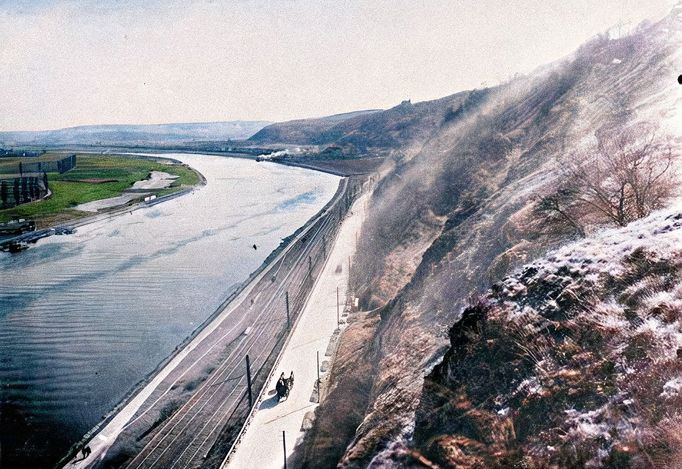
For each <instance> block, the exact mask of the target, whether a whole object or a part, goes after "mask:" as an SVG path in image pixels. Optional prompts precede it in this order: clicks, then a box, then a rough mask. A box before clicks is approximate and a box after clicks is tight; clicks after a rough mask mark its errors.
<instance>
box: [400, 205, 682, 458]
mask: <svg viewBox="0 0 682 469" xmlns="http://www.w3.org/2000/svg"><path fill="white" fill-rule="evenodd" d="M681 228H682V213H678V212H671V213H659V214H656V215H655V216H652V217H650V218H649V219H646V220H643V221H641V222H638V223H635V224H633V226H630V227H628V228H626V229H621V230H610V231H606V232H604V233H600V234H599V235H598V236H595V237H594V238H592V239H589V240H586V241H583V242H580V243H577V244H573V245H570V246H567V247H565V248H562V249H560V250H558V251H557V252H555V253H553V254H551V255H550V256H549V257H547V258H545V259H543V260H541V261H536V262H534V263H533V264H530V265H527V266H526V267H524V268H523V269H521V270H520V271H519V273H517V274H516V275H514V276H511V277H507V278H505V279H504V280H503V281H501V282H500V283H497V284H495V285H494V286H493V287H492V290H491V291H490V292H489V293H488V294H486V295H485V296H484V297H483V298H482V299H480V300H479V301H478V302H477V303H476V304H475V305H473V306H471V307H468V308H467V309H465V310H464V313H463V315H462V318H461V320H460V321H458V322H457V323H456V324H455V325H454V326H453V327H452V328H451V329H450V333H449V338H450V349H449V350H448V352H447V353H446V354H445V357H444V359H443V362H442V363H440V364H439V365H438V366H436V367H435V368H434V370H433V371H432V372H431V373H430V374H429V375H428V376H427V378H426V379H425V384H424V391H423V395H422V397H421V402H420V405H419V409H418V411H417V414H416V427H415V431H414V441H413V442H414V445H415V447H416V449H418V450H419V452H420V453H421V455H422V456H423V457H425V458H426V459H428V460H429V461H430V462H431V463H435V464H438V465H440V466H443V467H510V466H512V467H513V466H516V467H537V468H540V467H602V466H605V467H679V465H680V464H682V437H680V430H682V427H681V426H680V425H681V424H682V412H680V409H681V408H682V407H680V406H681V405H682V288H681V287H680V285H681V283H680V281H681V280H682V229H681Z"/></svg>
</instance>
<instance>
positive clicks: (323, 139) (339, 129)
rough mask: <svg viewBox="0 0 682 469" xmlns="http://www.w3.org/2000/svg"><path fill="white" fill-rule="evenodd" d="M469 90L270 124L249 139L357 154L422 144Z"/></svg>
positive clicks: (256, 141) (257, 142) (261, 143)
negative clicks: (335, 148)
mask: <svg viewBox="0 0 682 469" xmlns="http://www.w3.org/2000/svg"><path fill="white" fill-rule="evenodd" d="M468 96H469V93H457V94H454V95H451V96H446V97H445V98H440V99H437V100H433V101H424V102H420V103H415V104H413V103H412V102H411V101H409V100H406V101H403V102H402V103H400V104H399V105H397V106H395V107H392V108H390V109H386V110H383V111H378V110H371V111H359V112H354V113H347V114H339V115H335V116H329V117H322V118H317V119H302V120H295V121H289V122H280V123H275V124H272V125H269V126H267V127H265V128H263V129H262V130H260V131H259V132H258V133H256V134H255V135H254V136H253V137H251V138H250V139H249V140H248V142H249V143H252V144H258V145H266V144H269V145H272V144H288V145H334V146H339V147H343V148H352V149H354V150H356V151H357V153H358V154H359V156H363V155H364V156H368V155H371V154H373V153H375V152H379V153H384V152H387V151H390V150H393V149H398V148H401V149H405V148H408V147H410V146H412V145H416V146H421V145H422V144H423V143H424V142H425V141H426V140H427V139H428V138H429V136H430V135H431V134H432V133H433V132H434V131H435V130H437V129H438V128H439V127H440V126H441V125H442V124H443V123H444V122H446V121H447V120H448V119H449V118H450V116H451V115H452V113H453V112H454V111H455V110H456V109H460V108H461V106H462V105H463V104H465V100H466V99H467V97H468Z"/></svg>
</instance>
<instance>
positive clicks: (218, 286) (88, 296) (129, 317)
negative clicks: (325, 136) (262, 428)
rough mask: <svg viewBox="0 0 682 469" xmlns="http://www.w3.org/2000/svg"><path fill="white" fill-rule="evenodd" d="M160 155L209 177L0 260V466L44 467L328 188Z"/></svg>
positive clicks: (240, 162) (257, 170)
mask: <svg viewBox="0 0 682 469" xmlns="http://www.w3.org/2000/svg"><path fill="white" fill-rule="evenodd" d="M168 156H169V157H172V158H175V159H178V160H181V161H183V162H185V163H187V164H189V165H190V166H192V167H194V168H196V169H197V170H198V171H200V172H201V173H202V174H204V176H205V177H206V179H207V185H206V186H204V187H201V188H199V189H197V190H195V191H194V192H193V193H192V194H188V195H186V196H182V197H179V198H176V199H173V200H170V201H167V202H164V203H161V204H158V205H155V206H151V207H148V208H143V209H140V210H135V211H132V213H129V214H124V215H121V216H118V217H114V218H111V219H100V220H98V221H96V222H94V223H91V224H89V225H85V226H82V227H80V228H79V229H78V231H77V233H76V234H75V235H71V236H53V237H50V238H47V239H44V240H42V241H40V242H39V243H38V244H37V245H36V246H34V247H32V248H31V249H29V250H28V251H25V252H23V253H21V254H19V255H9V254H2V255H0V448H1V451H0V458H1V459H0V467H18V466H21V467H51V466H52V465H53V464H55V463H56V461H57V460H59V458H60V457H61V456H63V454H64V453H65V451H66V450H67V449H68V447H69V446H70V445H71V444H73V443H74V442H75V441H78V439H79V438H80V437H81V436H82V435H83V434H84V433H85V432H87V431H88V430H89V429H90V428H92V427H93V426H94V425H95V424H97V422H99V421H100V420H101V419H102V417H103V416H104V415H106V414H107V413H108V412H109V411H111V410H112V409H113V408H114V406H116V404H117V403H118V402H119V401H120V400H121V399H122V398H124V397H125V396H126V394H127V393H128V392H129V391H130V390H131V389H132V388H133V387H134V386H135V384H136V383H138V382H139V381H140V380H142V379H143V378H145V376H147V375H148V374H149V373H150V372H152V371H153V370H154V369H155V368H156V367H157V365H158V364H159V363H160V362H161V361H163V360H164V359H165V358H166V357H167V356H168V355H169V354H171V353H172V352H173V350H174V349H175V347H176V346H177V345H178V344H179V343H181V342H182V341H183V339H184V338H185V337H187V336H188V335H189V334H190V333H191V332H192V331H193V330H195V329H196V328H197V327H198V326H199V325H200V324H202V323H203V322H204V321H205V320H206V319H207V318H208V317H209V316H210V315H211V314H212V313H214V311H215V310H216V308H217V306H219V305H220V304H221V303H222V302H223V301H224V300H225V299H226V298H227V296H228V295H229V293H230V292H231V291H233V290H234V289H235V288H236V286H237V285H239V284H240V283H241V282H243V281H244V280H245V279H246V278H247V277H248V276H249V273H250V272H253V271H254V270H255V269H257V268H258V267H259V266H260V265H261V263H262V262H263V260H264V259H265V258H266V257H267V256H268V254H269V253H270V252H271V251H272V250H273V249H275V248H276V247H277V246H278V245H279V244H280V241H281V239H282V238H284V237H286V236H288V235H290V234H291V233H293V232H294V231H295V230H296V229H297V228H298V227H300V226H301V225H303V224H304V223H305V222H306V221H307V220H308V219H309V218H310V217H311V216H313V215H314V214H315V213H317V212H318V211H319V210H320V209H321V208H322V207H323V206H324V205H325V204H326V203H327V202H328V201H329V200H330V199H331V198H332V196H333V194H334V193H335V192H336V190H337V187H338V183H339V178H338V177H335V176H331V175H327V174H323V173H319V172H314V171H308V170H302V169H298V168H290V167H285V166H280V165H275V164H270V163H255V162H253V161H251V160H244V159H234V158H222V157H217V156H206V155H186V154H173V155H168ZM254 245H255V248H254Z"/></svg>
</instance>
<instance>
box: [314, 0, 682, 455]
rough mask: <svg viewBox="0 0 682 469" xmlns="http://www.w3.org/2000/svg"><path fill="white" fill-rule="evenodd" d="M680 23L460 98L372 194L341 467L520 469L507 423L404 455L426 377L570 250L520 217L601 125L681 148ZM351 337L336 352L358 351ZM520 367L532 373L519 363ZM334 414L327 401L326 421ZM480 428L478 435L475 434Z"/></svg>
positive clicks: (358, 275) (674, 20) (345, 376)
mask: <svg viewBox="0 0 682 469" xmlns="http://www.w3.org/2000/svg"><path fill="white" fill-rule="evenodd" d="M680 13H682V10H675V11H673V13H672V14H671V15H670V16H669V17H667V18H666V19H664V20H662V21H661V22H659V23H657V24H653V25H643V26H641V27H640V28H639V29H638V30H637V31H636V32H635V33H634V34H633V35H631V36H628V37H623V38H618V39H611V38H608V37H600V38H596V39H594V40H593V41H591V42H589V43H588V44H586V45H585V46H583V47H582V48H581V49H580V50H578V51H577V52H576V53H575V54H574V55H573V56H571V57H570V58H568V59H566V60H563V61H561V62H559V63H556V64H553V65H551V66H548V67H545V68H543V69H541V70H539V71H537V72H536V73H534V74H533V75H531V76H528V77H520V78H517V79H515V80H513V81H511V82H509V83H507V84H505V85H502V86H500V87H497V88H493V89H488V90H478V91H471V92H466V93H463V94H460V95H461V100H460V101H459V102H458V103H454V105H453V106H452V107H451V108H450V109H449V111H447V112H446V113H444V114H443V117H442V120H441V121H440V122H439V124H438V125H437V126H435V127H434V128H433V132H432V133H431V135H430V136H429V137H428V138H427V139H426V140H425V141H424V143H423V145H422V146H421V148H420V150H419V151H418V152H417V153H416V154H415V155H414V156H411V157H410V158H402V159H401V158H398V159H397V160H396V161H395V162H394V167H393V168H392V169H391V170H390V171H388V173H387V174H385V176H384V177H383V179H382V180H381V181H380V182H379V183H378V185H377V187H376V189H375V191H374V194H373V196H372V200H371V202H370V206H371V208H370V212H369V215H368V219H367V221H366V223H365V225H364V227H363V231H362V233H361V236H360V242H359V251H358V256H357V259H356V260H355V264H354V267H353V272H352V274H353V277H354V283H355V285H357V295H358V296H359V297H360V299H361V306H362V307H363V308H364V309H365V310H374V309H375V308H378V307H380V309H379V310H378V312H376V313H373V314H375V315H376V319H377V321H378V322H377V324H376V327H375V328H374V332H373V335H372V336H371V339H370V340H371V344H372V345H371V354H370V355H368V356H357V357H354V358H352V359H353V360H355V361H356V363H357V365H358V366H357V367H353V366H347V367H346V368H345V371H344V372H343V373H337V374H336V375H335V380H337V382H338V383H344V382H345V383H351V382H353V381H355V380H357V379H358V376H357V373H356V371H355V370H356V368H357V369H364V368H363V367H364V366H365V365H367V364H368V363H371V364H372V366H373V369H374V370H375V373H374V374H373V375H372V376H371V378H370V380H369V385H368V386H367V387H366V389H367V398H366V400H363V402H362V407H363V409H366V410H365V414H364V417H363V418H362V423H361V424H360V425H359V426H358V427H357V429H353V431H354V436H353V438H352V439H349V440H346V441H344V442H339V445H341V446H342V447H343V448H345V449H344V451H345V453H344V456H343V457H342V459H341V465H342V466H347V467H366V466H368V465H377V466H381V465H383V464H392V463H394V462H395V461H396V459H395V458H403V459H402V460H407V459H409V458H416V457H417V458H418V457H422V458H425V457H426V456H424V454H428V455H429V456H431V457H434V459H436V460H441V459H438V458H436V457H435V456H434V455H435V454H436V453H438V452H439V451H440V452H444V453H443V454H446V453H447V454H449V453H448V452H449V451H451V452H455V453H458V454H459V453H462V455H463V456H462V457H464V456H467V455H469V454H471V455H474V456H476V457H477V458H479V460H480V461H481V464H485V463H487V462H489V461H490V459H489V458H490V457H491V454H494V453H495V452H496V451H498V450H499V451H502V450H503V449H504V451H507V452H509V457H515V456H514V454H516V453H515V451H516V450H513V449H512V450H509V449H508V448H507V446H505V445H507V443H505V442H506V441H507V440H508V439H513V438H515V437H513V436H510V435H516V437H518V435H519V432H522V431H528V430H519V428H517V427H513V428H512V427H509V426H508V425H509V423H504V422H501V423H500V424H499V426H498V427H496V428H497V430H496V432H495V436H494V438H493V436H490V437H489V438H488V437H486V438H488V439H482V440H479V439H477V438H476V437H475V432H474V433H472V434H471V435H468V434H467V438H469V440H467V443H466V444H464V443H462V444H459V443H457V444H456V441H455V440H452V439H449V440H447V441H445V440H443V442H442V444H441V445H440V446H439V445H435V446H433V447H431V445H432V442H429V443H428V445H426V444H425V446H420V448H421V449H423V450H424V451H425V453H424V454H421V453H414V449H413V448H412V447H411V443H410V442H411V440H412V438H413V437H416V435H413V429H414V428H415V412H416V411H417V407H418V406H419V404H420V401H421V400H422V387H423V383H424V381H423V376H424V375H425V374H426V373H428V372H430V371H431V369H432V368H433V367H434V365H435V364H436V363H437V362H438V361H439V360H440V358H441V357H442V355H443V353H445V350H446V349H447V348H448V347H449V344H450V337H449V336H448V332H447V331H448V329H449V328H450V327H451V325H452V324H453V322H455V321H457V320H458V319H459V317H460V314H461V311H462V310H463V308H464V307H465V306H467V305H468V304H469V303H470V299H471V298H472V296H473V295H475V294H480V293H482V292H484V291H485V290H486V289H487V288H488V287H489V286H490V284H491V283H493V282H496V281H499V280H500V279H501V278H503V276H504V275H506V274H507V273H508V272H510V271H511V270H513V269H515V268H517V267H519V266H521V265H523V264H524V263H527V262H529V261H530V260H532V259H534V258H537V257H538V256H541V255H543V253H545V252H546V251H547V249H550V248H552V247H556V246H558V245H560V244H561V243H563V242H565V241H566V239H563V238H550V237H547V236H545V235H543V234H542V233H540V232H539V231H538V230H537V227H535V226H534V225H533V223H532V220H531V219H530V218H529V217H528V213H529V207H530V206H531V205H532V203H533V200H534V197H536V196H537V195H539V194H543V193H546V192H547V191H549V190H551V188H552V187H553V184H554V182H555V180H556V178H557V177H558V174H559V173H558V168H559V166H560V161H561V158H564V157H566V156H567V155H570V154H571V153H572V152H573V151H575V150H576V149H578V148H581V147H584V146H585V145H586V144H588V143H590V141H591V139H593V138H594V134H595V132H596V131H598V129H599V128H601V127H602V126H605V125H614V124H616V123H618V124H619V125H629V124H632V123H634V122H638V121H641V120H649V121H653V122H656V123H659V124H660V125H661V127H662V128H663V129H664V130H666V131H676V132H677V133H676V134H675V135H680V134H681V133H680V132H679V130H680V129H679V128H675V127H674V122H675V119H679V114H676V112H677V111H676V109H679V108H682V106H680V98H681V96H680V93H679V89H678V85H677V84H676V83H675V77H676V76H677V75H678V74H679V69H680V65H681V61H680V52H679V51H680V47H679V45H680V44H681V43H682V19H681V18H680ZM373 116H374V115H373ZM373 116H372V117H373ZM671 126H672V127H671ZM401 253H407V255H402V254H401ZM548 288H549V287H548ZM553 288H554V287H553ZM556 288H558V287H556ZM614 291H615V290H614ZM489 307H492V306H489V305H486V304H483V305H480V308H479V309H480V310H479V311H478V312H477V313H476V314H478V315H480V316H481V317H488V315H489V314H491V313H490V311H489V310H488V309H487V308H489ZM468 314H474V312H472V313H468ZM476 314H475V315H476ZM490 327H492V326H490ZM499 327H502V326H501V323H500V325H499ZM348 335H349V332H348V333H346V334H344V338H342V342H343V341H344V340H352V339H351V338H349V336H348ZM502 340H503V339H501V338H500V339H498V341H502ZM508 340H511V339H508ZM504 345H505V344H504V343H503V342H500V344H499V346H495V351H494V353H499V354H500V357H506V358H508V359H509V360H510V361H511V360H512V357H510V356H508V355H504V353H506V352H504ZM518 366H519V367H521V368H519V371H520V372H527V370H526V371H524V370H525V369H524V368H523V366H528V365H527V364H525V362H519V364H518ZM496 372H497V371H496ZM512 374H513V373H512ZM467 378H471V379H472V380H474V382H475V381H476V379H477V378H476V376H475V375H472V376H467ZM502 378H510V375H503V376H500V381H503V380H502ZM510 379H511V378H510ZM557 379H558V378H557ZM566 379H569V377H566ZM428 385H429V386H431V384H428ZM529 386H530V385H529ZM574 392H581V391H580V389H579V388H578V390H577V391H574ZM465 397H467V396H465ZM339 398H340V396H339ZM467 398H468V399H469V400H471V399H472V397H467ZM595 399H596V397H595ZM467 402H468V401H467ZM471 402H473V401H471ZM595 402H597V403H598V402H602V401H599V400H598V399H597V401H595ZM333 405H334V402H333V401H332V400H331V399H330V402H328V403H325V404H323V407H325V406H333ZM458 405H459V404H458ZM461 405H462V406H466V405H468V404H467V403H466V402H463V403H462V404H461ZM595 405H596V404H595ZM469 410H471V411H472V412H473V408H472V409H469ZM497 410H501V409H495V411H494V412H493V414H494V415H493V414H491V416H490V418H492V417H494V416H496V415H497V414H496V412H497ZM481 412H483V411H481ZM486 412H487V411H486ZM486 415H487V414H486ZM565 415H566V414H564V416H565ZM483 418H484V416H483V415H481V419H483ZM485 418H486V419H487V418H488V417H485ZM495 418H498V417H495ZM566 418H567V417H566ZM576 418H578V417H576ZM323 421H324V419H323V418H322V419H320V420H318V423H320V424H322V423H323ZM482 422H483V420H480V421H478V422H477V423H476V425H479V426H481V427H483V425H482ZM492 422H496V420H490V421H489V422H488V424H492ZM443 425H446V422H443ZM529 425H534V423H533V422H530V423H529ZM434 428H435V427H434ZM472 431H473V430H472ZM426 434H427V433H424V435H426ZM448 434H449V433H444V435H448ZM453 435H456V436H455V437H454V438H459V436H458V435H459V434H458V433H453ZM472 435H474V436H472ZM428 438H430V437H428ZM428 438H427V437H426V436H425V437H424V439H423V440H420V441H426V439H428ZM444 438H445V436H444ZM490 438H493V439H492V440H491V439H490ZM458 441H459V440H458ZM491 442H494V445H493V447H494V448H495V450H494V451H493V453H489V450H490V448H489V447H488V446H489V445H492V444H493V443H491ZM346 445H347V446H346ZM550 446H551V445H550ZM464 447H466V448H469V450H467V451H468V452H467V451H464V450H463V449H462V448H464ZM429 448H431V449H432V450H433V451H431V449H429ZM448 448H450V449H448ZM476 448H478V449H476ZM427 450H428V451H427ZM477 452H478V453H480V454H478V453H477ZM500 454H502V453H500ZM504 454H507V453H504ZM523 454H525V453H523ZM467 457H468V456H467ZM472 457H473V456H472ZM406 458H407V459H406ZM442 460H443V461H449V460H448V459H442ZM453 461H454V460H453ZM420 464H421V463H420Z"/></svg>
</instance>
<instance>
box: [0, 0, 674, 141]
mask: <svg viewBox="0 0 682 469" xmlns="http://www.w3.org/2000/svg"><path fill="white" fill-rule="evenodd" d="M675 3H676V0H647V1H641V0H600V1H594V0H571V1H566V0H538V1H531V0H507V1H502V0H498V1H492V0H329V1H327V0H270V1H266V0H230V1H227V0H225V1H221V0H194V1H193V0H182V1H180V0H167V1H159V0H146V1H129V0H118V1H114V0H108V1H106V0H98V1H97V0H64V1H51V0H9V1H8V0H0V64H2V72H1V73H0V103H2V105H1V106H0V131H2V130H47V129H56V128H63V127H69V126H75V125H86V124H151V123H167V122H211V121H226V120H268V121H282V120H289V119H295V118H305V117H315V116H322V115H329V114H334V113H340V112H348V111H353V110H360V109H376V108H382V109H383V108H388V107H392V106H394V105H396V104H398V103H400V101H402V100H404V99H411V100H412V101H413V102H417V101H423V100H428V99H434V98H439V97H442V96H446V95H449V94H452V93H455V92H457V91H461V90H464V89H470V88H474V87H481V86H486V85H487V86H491V85H494V84H497V83H499V82H500V81H504V80H506V79H507V78H509V77H511V76H513V75H514V74H515V73H517V72H518V73H528V72H530V71H532V70H533V69H534V68H536V67H537V66H540V65H542V64H545V63H548V62H551V61H554V60H556V59H558V58H560V57H563V56H566V55H567V54H569V53H570V52H571V51H573V50H574V49H575V48H576V47H577V46H579V45H580V44H581V43H583V42H584V41H586V40H587V39H589V38H590V37H592V36H594V35H595V34H598V33H600V32H603V31H605V30H607V29H608V28H610V27H614V26H616V25H619V24H620V25H621V26H620V28H621V29H622V30H623V31H625V30H627V29H628V28H633V27H634V26H636V25H637V24H638V23H639V22H640V21H641V20H643V19H645V18H652V19H657V18H660V17H661V16H663V15H665V14H666V13H667V12H668V11H669V10H670V9H671V8H672V6H673V5H674V4H675ZM616 29H617V28H616Z"/></svg>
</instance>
